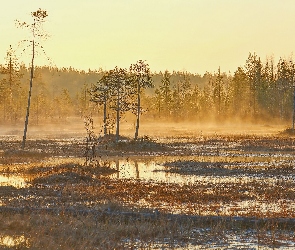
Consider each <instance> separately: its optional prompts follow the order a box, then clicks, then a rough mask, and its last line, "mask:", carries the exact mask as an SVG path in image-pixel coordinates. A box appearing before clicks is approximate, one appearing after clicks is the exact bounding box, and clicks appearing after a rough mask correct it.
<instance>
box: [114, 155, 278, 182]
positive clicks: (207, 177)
mask: <svg viewBox="0 0 295 250" xmlns="http://www.w3.org/2000/svg"><path fill="white" fill-rule="evenodd" d="M164 162H165V161H164ZM161 164H164V163H162V159H159V160H158V159H155V158H154V159H153V160H142V159H139V160H136V159H132V160H131V159H116V160H110V166H111V167H112V168H114V169H116V170H117V172H116V173H115V174H112V175H111V176H110V177H111V178H118V179H139V180H142V181H153V182H166V183H177V184H181V185H186V184H190V183H197V182H198V183H217V184H221V183H247V182H251V181H253V179H256V180H261V181H264V182H267V183H269V184H274V183H276V181H277V178H275V177H273V176H263V175H255V174H242V171H241V174H238V175H234V174H233V175H218V174H217V173H214V172H213V173H211V174H209V173H207V174H204V175H203V174H188V175H185V174H179V173H171V172H169V171H168V170H169V167H167V166H164V165H161Z"/></svg>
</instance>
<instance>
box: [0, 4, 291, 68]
mask: <svg viewBox="0 0 295 250" xmlns="http://www.w3.org/2000/svg"><path fill="white" fill-rule="evenodd" d="M38 8H42V9H45V10H47V11H48V15H49V16H48V17H47V23H46V24H45V26H44V27H45V29H46V30H47V32H48V33H49V34H50V38H49V39H48V40H47V41H45V42H43V43H42V44H43V46H44V48H45V51H46V53H47V55H48V56H49V57H51V58H52V61H53V62H54V64H55V65H56V66H58V67H69V66H72V67H74V68H77V69H85V70H87V69H88V68H91V69H98V68H100V67H101V68H103V69H112V68H114V67H115V66H119V67H129V65H130V64H131V63H135V62H136V61H137V60H139V59H143V60H147V62H148V63H149V65H150V67H151V69H152V71H159V70H165V69H168V70H170V71H172V70H187V71H190V72H192V73H200V74H203V73H204V72H205V71H209V72H214V71H217V69H218V67H219V66H220V67H221V70H222V71H225V72H228V71H231V72H233V71H235V70H236V69H237V67H238V66H243V65H244V64H245V61H246V59H247V57H248V54H249V52H256V53H257V54H258V55H259V56H260V57H261V59H262V60H263V61H264V60H265V58H266V57H267V56H274V58H275V60H278V58H279V57H289V56H291V55H292V53H293V52H294V48H295V1H294V0H83V1H81V0H9V1H4V2H3V3H2V4H1V8H0V18H1V19H0V39H1V40H0V63H2V64H3V63H4V62H5V60H4V58H5V54H6V51H7V49H8V48H9V45H10V44H11V45H12V46H13V47H16V45H17V43H18V41H20V40H22V39H26V38H29V36H28V34H29V33H28V32H27V31H25V30H22V29H18V28H16V25H15V20H16V19H18V20H20V21H26V22H31V21H32V18H31V15H30V13H31V12H32V11H35V10H37V9H38ZM28 55H29V52H27V57H26V56H23V57H22V58H21V61H24V62H25V63H26V64H28V63H29V58H28ZM37 57H38V58H39V61H38V62H39V63H40V64H42V63H43V62H42V61H40V58H42V57H43V58H45V57H44V56H43V55H42V54H40V55H38V56H37Z"/></svg>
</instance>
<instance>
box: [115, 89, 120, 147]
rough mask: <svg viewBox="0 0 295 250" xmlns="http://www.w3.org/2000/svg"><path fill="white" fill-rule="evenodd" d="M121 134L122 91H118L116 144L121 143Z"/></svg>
mask: <svg viewBox="0 0 295 250" xmlns="http://www.w3.org/2000/svg"><path fill="white" fill-rule="evenodd" d="M119 133H120V91H119V89H118V95H117V128H116V142H118V141H119Z"/></svg>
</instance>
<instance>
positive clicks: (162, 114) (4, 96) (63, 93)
mask: <svg viewBox="0 0 295 250" xmlns="http://www.w3.org/2000/svg"><path fill="white" fill-rule="evenodd" d="M0 71H1V74H0V123H1V124H22V123H23V121H24V117H25V112H26V106H27V93H28V85H29V78H30V69H29V68H27V67H25V66H24V65H20V64H19V63H18V61H17V58H16V57H15V56H13V55H10V56H9V57H7V58H5V63H4V64H2V65H0ZM109 73H110V71H105V70H102V69H99V70H88V71H80V70H76V69H74V68H71V67H70V68H55V67H48V66H42V67H35V75H34V82H33V92H32V101H31V110H30V124H44V123H45V124H46V123H50V122H56V123H58V122H64V121H65V120H66V119H67V118H68V117H72V116H81V117H83V116H84V115H87V114H90V113H91V114H92V115H93V116H101V117H103V114H104V105H103V103H102V102H101V101H97V100H96V101H95V100H94V98H93V94H94V92H93V91H94V89H95V88H97V87H98V86H99V84H101V81H102V79H104V77H106V75H108V74H109ZM125 73H126V74H124V76H123V78H124V77H125V78H126V79H123V80H122V79H121V80H120V81H121V82H122V84H123V82H127V78H128V77H130V72H129V70H126V72H125ZM294 74H295V72H294V62H293V60H292V59H284V58H280V59H279V61H278V62H277V63H274V60H273V59H272V58H269V59H267V60H266V61H264V62H262V61H261V59H260V57H259V56H258V55H256V54H255V53H249V56H248V58H247V59H246V61H245V64H244V66H242V67H238V68H237V69H236V71H235V72H233V73H225V72H222V70H221V69H220V68H219V69H216V72H213V73H210V72H207V73H205V74H204V75H203V76H201V75H198V74H192V73H189V72H176V71H173V72H169V71H164V72H153V73H150V76H151V83H152V84H151V85H150V86H148V87H147V88H142V89H140V98H141V99H140V100H141V103H140V112H143V116H142V117H143V118H144V119H153V120H155V119H158V120H162V121H167V120H171V121H185V120H186V121H199V122H208V121H216V122H222V121H228V120H229V121H235V120H239V121H258V120H259V121H263V120H265V121H268V122H270V120H271V121H275V120H277V121H287V120H289V119H291V116H292V112H293V95H294V94H293V93H294V87H293V82H294ZM124 84H125V83H124ZM152 85H153V86H152ZM98 91H99V90H98ZM129 98H130V101H131V100H136V97H135V95H134V93H133V94H132V93H131V92H130V93H129ZM112 105H113V103H112V102H109V103H107V107H105V108H107V110H108V119H109V121H111V120H112V119H114V120H115V116H116V109H114V108H113V106H112ZM135 106H136V105H135ZM129 111H130V112H129ZM132 111H134V109H132V108H130V109H129V110H127V113H128V112H129V113H131V112H132ZM120 115H121V114H120ZM122 115H123V114H122ZM110 127H112V126H110Z"/></svg>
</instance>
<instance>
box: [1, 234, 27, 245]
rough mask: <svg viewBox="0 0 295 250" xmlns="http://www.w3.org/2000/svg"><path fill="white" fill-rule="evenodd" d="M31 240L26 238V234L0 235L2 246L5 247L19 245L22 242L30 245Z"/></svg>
mask: <svg viewBox="0 0 295 250" xmlns="http://www.w3.org/2000/svg"><path fill="white" fill-rule="evenodd" d="M28 241H29V240H28V239H26V238H25V236H24V235H20V236H10V235H0V246H5V247H9V248H11V247H17V246H19V245H20V244H25V245H29V242H28Z"/></svg>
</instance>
